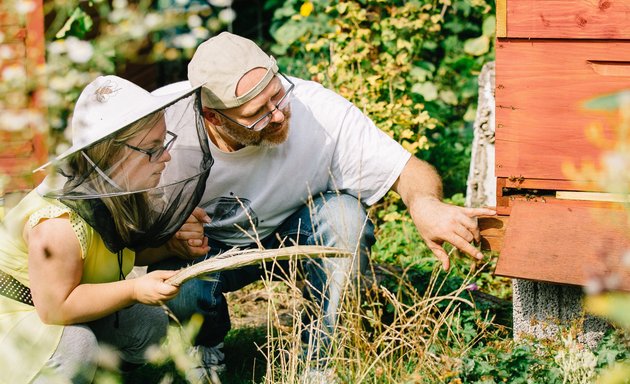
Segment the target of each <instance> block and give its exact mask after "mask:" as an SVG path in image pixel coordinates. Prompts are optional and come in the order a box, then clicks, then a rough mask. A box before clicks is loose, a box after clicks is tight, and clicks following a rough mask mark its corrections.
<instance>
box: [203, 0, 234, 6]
mask: <svg viewBox="0 0 630 384" xmlns="http://www.w3.org/2000/svg"><path fill="white" fill-rule="evenodd" d="M208 2H209V3H210V5H213V6H215V7H229V6H230V5H232V0H208Z"/></svg>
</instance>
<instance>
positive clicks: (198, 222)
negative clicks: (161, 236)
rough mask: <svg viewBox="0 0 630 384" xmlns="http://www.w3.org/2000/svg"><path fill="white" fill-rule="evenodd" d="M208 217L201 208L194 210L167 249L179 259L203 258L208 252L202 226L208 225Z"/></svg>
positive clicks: (169, 242) (206, 239)
mask: <svg viewBox="0 0 630 384" xmlns="http://www.w3.org/2000/svg"><path fill="white" fill-rule="evenodd" d="M209 222H210V217H208V215H207V214H206V211H204V210H203V209H202V208H199V207H197V208H195V210H194V211H193V212H192V214H191V215H190V217H189V218H188V220H186V222H185V223H184V224H183V225H182V227H181V228H180V229H179V231H177V233H175V236H173V237H172V238H171V239H170V240H169V241H168V243H167V246H168V249H169V250H170V251H172V252H174V253H175V254H176V255H177V256H178V257H179V258H181V259H184V260H192V259H196V258H197V257H200V256H204V255H205V254H207V253H208V251H210V247H209V246H208V238H207V237H205V236H204V231H203V224H204V223H209Z"/></svg>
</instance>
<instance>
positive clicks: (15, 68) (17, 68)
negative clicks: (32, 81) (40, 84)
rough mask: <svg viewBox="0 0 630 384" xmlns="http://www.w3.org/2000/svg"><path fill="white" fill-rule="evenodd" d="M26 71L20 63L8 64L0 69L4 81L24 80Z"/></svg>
mask: <svg viewBox="0 0 630 384" xmlns="http://www.w3.org/2000/svg"><path fill="white" fill-rule="evenodd" d="M25 78H26V71H25V70H24V67H23V66H21V65H10V66H8V67H5V68H4V69H3V70H2V79H3V80H4V81H15V80H24V79H25Z"/></svg>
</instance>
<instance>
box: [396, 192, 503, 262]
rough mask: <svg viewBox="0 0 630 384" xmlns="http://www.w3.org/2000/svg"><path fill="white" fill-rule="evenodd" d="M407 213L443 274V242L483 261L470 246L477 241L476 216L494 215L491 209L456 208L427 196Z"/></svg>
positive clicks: (416, 202)
mask: <svg viewBox="0 0 630 384" xmlns="http://www.w3.org/2000/svg"><path fill="white" fill-rule="evenodd" d="M409 212H410V214H411V218H412V219H413V222H414V223H415V225H416V227H417V228H418V231H419V232H420V235H421V236H422V238H423V239H424V241H425V243H426V244H427V246H428V247H429V249H431V251H432V252H433V254H434V255H435V256H436V257H437V258H438V260H440V262H441V263H442V268H444V270H445V271H446V270H448V269H449V268H450V260H449V258H448V254H447V253H446V251H445V250H444V248H442V244H443V243H444V242H445V241H446V242H449V243H451V244H452V245H453V246H455V247H457V248H458V249H459V250H461V251H463V252H465V253H467V254H468V255H470V256H472V257H474V258H476V259H481V258H483V254H482V253H481V252H480V251H479V250H477V248H475V247H474V246H473V245H472V244H470V243H471V242H472V241H473V240H474V241H475V242H479V241H480V235H479V227H478V226H477V217H478V216H493V215H495V214H496V212H495V211H494V210H492V209H488V208H463V207H458V206H455V205H450V204H446V203H443V202H441V201H440V200H438V199H437V198H435V197H429V196H427V197H418V198H416V199H415V200H414V201H413V202H412V203H411V206H410V207H409Z"/></svg>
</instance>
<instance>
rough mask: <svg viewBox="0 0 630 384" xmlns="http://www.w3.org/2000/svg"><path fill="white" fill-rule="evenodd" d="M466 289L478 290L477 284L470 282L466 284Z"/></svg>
mask: <svg viewBox="0 0 630 384" xmlns="http://www.w3.org/2000/svg"><path fill="white" fill-rule="evenodd" d="M466 290H467V291H478V290H479V286H478V285H477V284H475V283H470V284H468V285H467V286H466Z"/></svg>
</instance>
